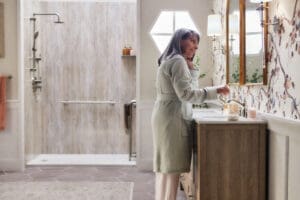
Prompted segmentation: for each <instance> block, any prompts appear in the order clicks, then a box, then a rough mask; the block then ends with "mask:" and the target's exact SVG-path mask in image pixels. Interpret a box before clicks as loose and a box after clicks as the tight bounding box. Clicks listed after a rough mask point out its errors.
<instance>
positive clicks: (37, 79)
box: [30, 13, 64, 92]
mask: <svg viewBox="0 0 300 200" xmlns="http://www.w3.org/2000/svg"><path fill="white" fill-rule="evenodd" d="M37 16H55V17H56V20H55V21H54V23H56V24H63V23H64V22H63V21H61V19H60V15H59V14H58V13H33V14H32V17H31V18H30V21H32V29H33V30H32V34H33V44H32V66H31V68H30V72H31V74H32V76H31V81H32V89H33V91H34V92H36V91H37V89H40V90H41V89H42V77H41V74H40V69H39V62H40V61H41V60H42V58H41V56H39V57H37V55H36V53H37V47H36V41H37V38H38V36H39V32H38V31H37V30H36V20H37V18H36V17H37Z"/></svg>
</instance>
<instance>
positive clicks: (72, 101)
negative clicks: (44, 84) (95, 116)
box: [59, 100, 117, 104]
mask: <svg viewBox="0 0 300 200" xmlns="http://www.w3.org/2000/svg"><path fill="white" fill-rule="evenodd" d="M59 102H60V103H63V104H116V103H117V102H116V101H89V100H87V101H81V100H69V101H59Z"/></svg>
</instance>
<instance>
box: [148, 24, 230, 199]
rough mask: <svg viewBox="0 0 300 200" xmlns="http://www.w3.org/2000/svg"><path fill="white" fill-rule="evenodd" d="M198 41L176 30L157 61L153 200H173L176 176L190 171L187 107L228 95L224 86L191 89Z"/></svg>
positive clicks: (190, 112)
mask: <svg viewBox="0 0 300 200" xmlns="http://www.w3.org/2000/svg"><path fill="white" fill-rule="evenodd" d="M199 40H200V36H199V35H198V34H197V33H195V32H194V31H192V30H189V29H179V30H177V31H176V32H175V33H174V35H173V37H172V39H171V41H170V43H169V45H168V47H167V48H166V50H165V51H164V52H163V54H162V55H161V56H160V58H159V59H158V64H159V68H158V72H157V77H156V88H157V99H156V102H155V105H154V109H153V112H152V119H151V123H152V130H153V140H154V163H153V167H154V169H153V171H154V172H156V183H155V190H156V194H155V199H156V200H175V199H176V194H177V187H178V183H179V175H180V174H181V173H184V172H189V171H190V164H191V151H192V150H191V147H192V144H191V143H192V141H191V138H192V137H191V135H190V122H191V116H192V110H191V103H202V102H203V101H205V100H211V99H215V98H216V97H217V94H218V93H219V94H225V95H226V94H227V93H228V92H229V88H228V87H227V86H221V87H207V88H204V89H194V88H193V85H192V81H193V80H192V76H191V73H190V70H192V68H193V65H192V59H193V56H194V55H195V52H196V50H197V48H198V43H199ZM189 69H190V70H189Z"/></svg>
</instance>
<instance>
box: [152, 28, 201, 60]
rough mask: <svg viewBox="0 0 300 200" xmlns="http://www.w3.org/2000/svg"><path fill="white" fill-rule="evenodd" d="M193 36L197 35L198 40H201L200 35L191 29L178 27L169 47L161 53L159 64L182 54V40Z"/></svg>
mask: <svg viewBox="0 0 300 200" xmlns="http://www.w3.org/2000/svg"><path fill="white" fill-rule="evenodd" d="M192 36H196V38H197V40H198V42H199V41H200V35H199V34H198V33H197V32H195V31H193V30H190V29H186V28H181V29H178V30H177V31H176V32H175V33H174V34H173V36H172V38H171V40H170V42H169V44H168V46H167V48H166V49H165V51H164V52H163V53H162V54H161V56H160V57H159V59H158V65H160V64H161V63H162V62H163V61H164V60H167V59H170V58H172V57H173V56H175V55H177V54H180V55H181V54H182V50H181V46H180V43H181V41H182V40H186V39H188V38H190V37H192Z"/></svg>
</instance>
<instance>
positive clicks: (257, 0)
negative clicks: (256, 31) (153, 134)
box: [250, 0, 279, 27]
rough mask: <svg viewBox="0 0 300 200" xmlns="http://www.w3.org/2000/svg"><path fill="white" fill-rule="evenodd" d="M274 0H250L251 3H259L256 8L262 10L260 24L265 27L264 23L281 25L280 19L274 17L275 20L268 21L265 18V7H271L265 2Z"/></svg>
mask: <svg viewBox="0 0 300 200" xmlns="http://www.w3.org/2000/svg"><path fill="white" fill-rule="evenodd" d="M271 1H272V0H250V2H251V3H259V6H258V7H257V8H256V10H258V11H259V12H260V21H261V22H260V25H261V26H262V27H263V26H264V25H266V26H268V25H273V26H277V25H279V19H278V18H276V17H274V20H273V22H270V23H268V22H266V21H264V19H263V12H264V10H265V9H269V7H267V6H265V5H264V3H267V2H271Z"/></svg>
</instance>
